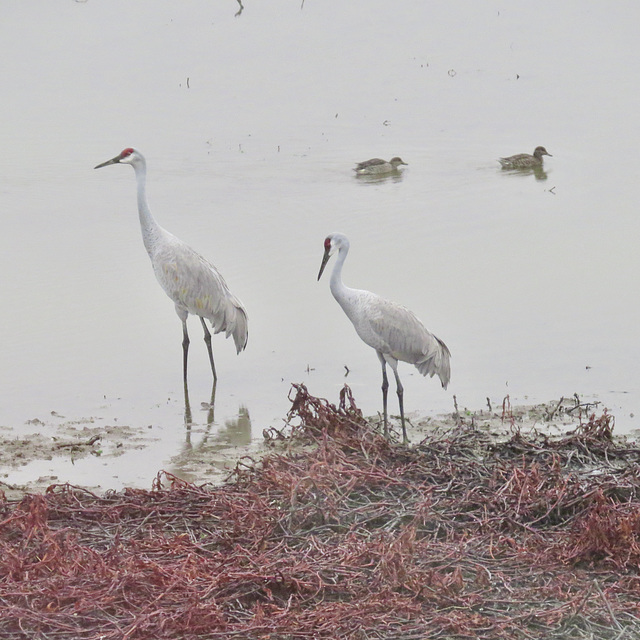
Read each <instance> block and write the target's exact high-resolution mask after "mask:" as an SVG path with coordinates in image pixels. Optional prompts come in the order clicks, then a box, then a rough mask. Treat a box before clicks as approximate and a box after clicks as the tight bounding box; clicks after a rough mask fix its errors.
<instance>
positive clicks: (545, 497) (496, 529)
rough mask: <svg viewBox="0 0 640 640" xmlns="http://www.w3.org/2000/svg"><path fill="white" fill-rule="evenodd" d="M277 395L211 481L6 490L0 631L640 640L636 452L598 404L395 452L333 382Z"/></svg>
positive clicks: (281, 639) (90, 637)
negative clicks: (278, 424)
mask: <svg viewBox="0 0 640 640" xmlns="http://www.w3.org/2000/svg"><path fill="white" fill-rule="evenodd" d="M292 395H293V398H292V409H291V412H290V415H289V422H290V430H289V431H288V434H287V435H286V436H285V435H283V434H282V433H280V432H277V431H275V430H270V431H269V432H268V433H266V434H265V437H266V438H267V439H268V440H269V442H271V443H272V445H273V451H272V452H271V453H269V455H267V456H266V457H265V458H264V459H262V460H261V461H260V462H252V461H244V462H241V463H240V464H239V465H238V467H237V469H236V470H235V472H234V474H233V475H234V477H233V478H232V481H230V482H228V483H227V484H225V485H223V486H220V487H215V486H206V485H205V486H194V485H190V484H186V483H184V482H182V481H180V480H178V479H177V478H175V477H173V476H170V475H168V474H160V475H159V476H158V478H157V480H156V482H155V486H154V488H153V490H151V491H142V490H133V489H128V490H125V491H123V492H120V493H107V494H106V495H104V496H98V495H95V494H93V493H90V492H88V491H85V490H82V489H79V488H77V487H71V486H66V485H64V486H60V485H58V486H52V487H50V488H49V490H48V491H47V492H46V493H45V494H44V495H36V494H33V495H27V496H26V497H24V498H23V499H22V500H20V501H7V500H4V502H2V503H1V504H0V520H1V521H0V637H2V638H3V639H5V640H13V639H17V638H21V639H22V638H30V639H32V638H33V639H36V638H37V639H49V640H50V639H58V638H74V639H79V640H80V639H81V640H85V639H86V640H98V639H99V638H101V639H104V640H110V639H115V638H118V639H122V638H129V639H143V638H144V639H151V638H153V639H159V638H171V639H172V638H176V639H177V638H180V639H186V640H189V639H195V638H202V639H222V638H225V639H240V638H242V639H258V638H264V639H272V640H293V639H298V638H299V639H306V638H309V639H311V638H349V639H354V640H365V639H374V638H384V639H392V638H394V639H395V638H398V639H400V638H402V639H403V640H412V639H416V640H417V639H423V638H430V639H436V638H446V639H450V638H470V639H471V638H473V639H486V640H489V639H491V640H493V639H509V640H519V639H523V640H524V639H530V638H546V639H553V638H576V639H577V638H612V639H613V638H616V639H617V640H623V639H624V638H627V639H628V638H632V637H638V636H640V598H639V597H638V594H639V593H640V473H639V469H640V467H639V465H638V461H639V460H640V451H639V450H637V449H634V448H630V447H629V446H627V445H625V444H624V443H620V442H616V441H615V439H614V438H613V435H612V424H613V423H612V418H611V416H609V415H608V414H607V413H605V414H603V415H601V416H599V417H596V416H595V415H592V416H591V417H590V418H589V419H588V420H585V421H584V422H583V423H582V424H581V425H580V426H579V427H578V428H577V429H576V430H574V431H573V432H572V433H569V434H565V435H563V436H560V437H556V438H551V437H549V436H546V435H542V434H533V435H528V436H526V437H525V436H524V435H523V434H521V433H520V432H519V431H517V430H515V432H513V433H512V434H510V437H508V438H505V439H504V441H499V440H497V439H496V438H494V437H490V436H489V435H488V434H486V433H485V432H482V431H481V430H478V429H475V428H473V426H470V425H468V424H463V423H462V421H460V424H459V425H458V426H457V428H455V429H453V430H451V431H449V432H448V433H446V434H445V435H433V436H429V437H427V438H426V439H425V440H424V441H423V442H422V443H421V444H420V445H418V446H416V447H414V448H405V447H400V446H397V445H394V444H389V443H388V442H386V441H385V440H384V439H383V438H382V437H380V436H379V435H378V434H377V433H375V431H374V430H373V429H372V428H371V427H370V425H369V424H368V423H367V422H366V420H364V419H363V417H362V415H361V413H360V411H359V410H358V409H357V407H356V406H355V403H354V401H353V398H352V396H351V393H350V391H349V389H348V388H346V387H345V389H344V390H343V392H342V393H341V397H340V403H339V405H338V406H337V407H336V406H333V405H331V404H329V403H328V402H327V401H325V400H320V399H317V398H314V397H312V396H310V395H309V394H308V392H307V390H306V388H305V387H304V386H302V385H295V386H294V392H293V394H292ZM292 443H298V444H299V443H303V444H308V445H310V446H303V447H299V446H297V447H292V446H291V444H292Z"/></svg>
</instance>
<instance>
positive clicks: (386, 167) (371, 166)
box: [354, 156, 407, 176]
mask: <svg viewBox="0 0 640 640" xmlns="http://www.w3.org/2000/svg"><path fill="white" fill-rule="evenodd" d="M406 164H407V163H406V162H404V160H403V159H402V158H400V157H398V156H395V157H394V158H391V160H389V162H387V161H386V160H382V159H380V158H371V160H365V161H364V162H358V164H357V165H356V168H355V169H354V171H355V172H356V173H357V174H358V175H360V176H367V175H369V176H370V175H378V174H381V173H392V172H394V171H397V170H398V167H399V166H400V165H406Z"/></svg>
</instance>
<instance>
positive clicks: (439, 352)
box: [415, 336, 451, 389]
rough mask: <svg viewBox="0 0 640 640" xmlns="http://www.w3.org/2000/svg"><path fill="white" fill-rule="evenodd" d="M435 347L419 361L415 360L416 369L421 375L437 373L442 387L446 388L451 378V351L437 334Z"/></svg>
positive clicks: (431, 375) (430, 375) (431, 376)
mask: <svg viewBox="0 0 640 640" xmlns="http://www.w3.org/2000/svg"><path fill="white" fill-rule="evenodd" d="M433 337H434V338H435V339H436V344H435V348H434V349H432V350H430V351H429V353H428V354H427V355H426V357H425V358H424V359H423V360H421V361H420V362H416V365H415V366H416V369H418V371H419V372H420V373H421V374H422V375H423V376H429V377H430V378H433V376H434V375H437V376H438V378H440V382H441V383H442V388H443V389H446V388H447V386H448V385H449V380H450V379H451V362H450V360H451V352H450V351H449V348H448V347H447V345H446V344H445V343H444V342H442V340H440V338H438V337H437V336H433Z"/></svg>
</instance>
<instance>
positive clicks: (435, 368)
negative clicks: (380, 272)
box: [318, 233, 451, 443]
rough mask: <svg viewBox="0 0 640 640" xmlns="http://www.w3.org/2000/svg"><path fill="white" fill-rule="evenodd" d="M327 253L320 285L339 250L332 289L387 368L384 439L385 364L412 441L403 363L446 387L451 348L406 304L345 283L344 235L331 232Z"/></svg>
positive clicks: (405, 438) (403, 427)
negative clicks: (400, 367) (400, 368)
mask: <svg viewBox="0 0 640 640" xmlns="http://www.w3.org/2000/svg"><path fill="white" fill-rule="evenodd" d="M324 246H325V252H324V257H323V260H322V265H321V267H320V272H319V274H318V280H319V279H320V276H321V275H322V272H323V271H324V268H325V266H326V264H327V262H328V260H329V258H330V257H331V256H332V255H333V254H334V253H335V252H336V251H337V252H338V258H337V261H336V264H335V265H334V267H333V272H332V273H331V280H330V289H331V293H332V294H333V297H334V298H335V299H336V300H337V302H338V304H339V305H340V306H341V307H342V309H343V311H344V312H345V313H346V315H347V317H348V318H349V320H351V323H352V324H353V326H354V328H355V330H356V332H357V334H358V335H359V336H360V338H361V339H362V341H363V342H365V343H366V344H368V345H369V346H370V347H371V348H373V349H375V351H376V354H377V355H378V359H379V360H380V363H381V365H382V400H383V410H384V429H385V435H387V434H388V422H387V389H388V386H389V383H388V380H387V372H386V365H387V364H388V365H389V366H390V367H391V368H392V370H393V373H394V375H395V378H396V387H397V393H398V400H399V404H400V419H401V422H402V435H403V440H404V442H405V443H406V442H407V433H406V427H405V420H404V406H403V387H402V383H401V382H400V377H399V375H398V361H400V360H401V361H403V362H408V363H410V364H413V365H415V367H416V368H417V369H418V371H419V372H420V373H421V374H422V375H423V376H426V375H428V376H430V377H433V376H434V375H437V376H438V377H439V378H440V381H441V383H442V386H443V388H445V389H446V388H447V385H448V384H449V380H450V378H451V366H450V357H451V354H450V352H449V349H448V348H447V345H445V343H444V342H442V340H440V338H438V337H437V336H435V335H434V334H432V333H431V332H430V331H428V330H427V329H426V328H425V326H424V325H423V324H422V322H420V320H419V319H418V318H417V317H416V316H415V314H414V313H413V312H412V311H410V310H409V309H407V308H406V307H403V306H402V305H399V304H396V303H395V302H391V301H390V300H385V299H384V298H381V297H380V296H378V295H376V294H375V293H371V292H370V291H364V290H362V289H351V288H349V287H347V286H345V284H344V283H343V282H342V267H343V265H344V261H345V259H346V257H347V254H348V252H349V240H348V239H347V237H346V236H344V235H342V234H340V233H332V234H330V235H329V236H327V238H326V240H325V244H324Z"/></svg>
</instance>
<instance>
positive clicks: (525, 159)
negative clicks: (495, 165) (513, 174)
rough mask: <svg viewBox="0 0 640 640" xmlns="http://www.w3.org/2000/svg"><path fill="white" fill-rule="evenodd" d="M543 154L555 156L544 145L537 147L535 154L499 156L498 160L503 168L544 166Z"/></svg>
mask: <svg viewBox="0 0 640 640" xmlns="http://www.w3.org/2000/svg"><path fill="white" fill-rule="evenodd" d="M542 156H550V157H553V156H552V155H551V154H550V153H548V152H547V150H546V149H545V148H544V147H536V149H535V151H534V152H533V155H529V154H528V153H517V154H516V155H515V156H509V157H508V158H498V162H499V163H500V164H501V165H502V168H503V169H532V168H534V167H541V166H542Z"/></svg>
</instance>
